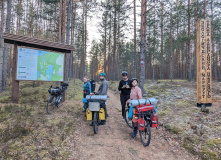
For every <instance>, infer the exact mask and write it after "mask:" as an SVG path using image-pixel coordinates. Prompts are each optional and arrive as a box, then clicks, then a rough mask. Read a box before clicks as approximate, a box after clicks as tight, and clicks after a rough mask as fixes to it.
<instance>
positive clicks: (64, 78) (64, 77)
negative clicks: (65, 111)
mask: <svg viewBox="0 0 221 160" xmlns="http://www.w3.org/2000/svg"><path fill="white" fill-rule="evenodd" d="M66 56H67V55H66V53H65V54H64V67H65V68H64V76H63V80H64V81H66ZM61 84H62V83H61ZM64 101H65V92H64V93H63V102H64Z"/></svg>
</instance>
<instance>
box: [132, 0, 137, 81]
mask: <svg viewBox="0 0 221 160" xmlns="http://www.w3.org/2000/svg"><path fill="white" fill-rule="evenodd" d="M136 30H137V29H136V0H134V60H133V62H134V65H133V66H134V77H137V53H136V47H137V43H136V42H137V41H136V39H137V38H136V37H137V35H136Z"/></svg>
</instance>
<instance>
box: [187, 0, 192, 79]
mask: <svg viewBox="0 0 221 160" xmlns="http://www.w3.org/2000/svg"><path fill="white" fill-rule="evenodd" d="M187 43H188V44H187V46H188V49H187V50H188V81H191V79H192V71H191V53H190V0H188V42H187Z"/></svg>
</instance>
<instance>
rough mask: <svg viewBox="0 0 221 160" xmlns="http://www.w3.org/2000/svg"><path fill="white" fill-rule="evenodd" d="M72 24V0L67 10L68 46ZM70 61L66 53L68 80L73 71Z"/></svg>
mask: <svg viewBox="0 0 221 160" xmlns="http://www.w3.org/2000/svg"><path fill="white" fill-rule="evenodd" d="M65 6H66V5H65ZM65 8H66V7H65ZM70 23H71V0H69V1H68V8H67V32H66V44H68V45H69V41H70V25H71V24H70ZM70 59H71V56H70V54H67V53H66V80H69V78H70V70H71V65H70V64H71V63H70Z"/></svg>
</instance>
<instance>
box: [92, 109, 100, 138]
mask: <svg viewBox="0 0 221 160" xmlns="http://www.w3.org/2000/svg"><path fill="white" fill-rule="evenodd" d="M98 119H99V117H98V112H94V119H93V129H94V133H95V134H97V133H98Z"/></svg>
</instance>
